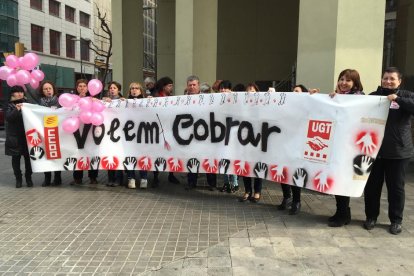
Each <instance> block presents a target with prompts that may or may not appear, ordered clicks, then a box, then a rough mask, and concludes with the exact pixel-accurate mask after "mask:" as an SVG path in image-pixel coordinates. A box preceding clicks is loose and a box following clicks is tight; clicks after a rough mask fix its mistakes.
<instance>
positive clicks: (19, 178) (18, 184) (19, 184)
mask: <svg viewBox="0 0 414 276" xmlns="http://www.w3.org/2000/svg"><path fill="white" fill-rule="evenodd" d="M22 182H23V180H22V178H21V177H18V178H16V188H21V187H22Z"/></svg>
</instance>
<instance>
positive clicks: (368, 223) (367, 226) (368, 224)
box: [364, 218, 377, 230]
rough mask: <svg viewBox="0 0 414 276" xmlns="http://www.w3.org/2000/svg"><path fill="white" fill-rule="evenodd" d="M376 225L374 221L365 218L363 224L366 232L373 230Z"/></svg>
mask: <svg viewBox="0 0 414 276" xmlns="http://www.w3.org/2000/svg"><path fill="white" fill-rule="evenodd" d="M376 223H377V220H376V219H371V218H367V219H366V220H365V222H364V228H365V229H367V230H372V229H374V227H375V224H376Z"/></svg>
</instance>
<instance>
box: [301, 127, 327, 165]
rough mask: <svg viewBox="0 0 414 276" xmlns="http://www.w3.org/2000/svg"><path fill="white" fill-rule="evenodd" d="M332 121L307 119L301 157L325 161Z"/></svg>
mask: <svg viewBox="0 0 414 276" xmlns="http://www.w3.org/2000/svg"><path fill="white" fill-rule="evenodd" d="M333 127H334V123H333V122H332V121H320V120H309V124H308V133H307V136H306V144H305V150H304V153H303V157H304V158H305V159H308V160H312V161H317V162H323V163H327V162H328V159H329V144H330V139H331V137H332V133H333Z"/></svg>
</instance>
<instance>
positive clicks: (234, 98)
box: [233, 93, 239, 103]
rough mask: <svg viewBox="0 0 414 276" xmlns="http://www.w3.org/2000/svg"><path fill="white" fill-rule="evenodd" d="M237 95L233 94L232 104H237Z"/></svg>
mask: <svg viewBox="0 0 414 276" xmlns="http://www.w3.org/2000/svg"><path fill="white" fill-rule="evenodd" d="M238 95H239V93H233V100H234V103H237V97H238Z"/></svg>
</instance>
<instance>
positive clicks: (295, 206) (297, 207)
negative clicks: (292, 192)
mask: <svg viewBox="0 0 414 276" xmlns="http://www.w3.org/2000/svg"><path fill="white" fill-rule="evenodd" d="M301 207H302V204H300V201H299V202H292V207H291V208H290V210H289V215H297V214H298V213H299V212H300V208H301Z"/></svg>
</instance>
